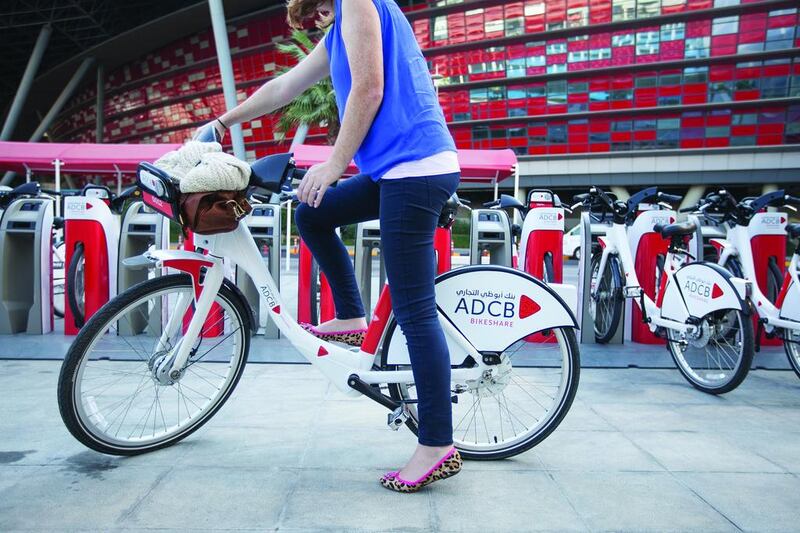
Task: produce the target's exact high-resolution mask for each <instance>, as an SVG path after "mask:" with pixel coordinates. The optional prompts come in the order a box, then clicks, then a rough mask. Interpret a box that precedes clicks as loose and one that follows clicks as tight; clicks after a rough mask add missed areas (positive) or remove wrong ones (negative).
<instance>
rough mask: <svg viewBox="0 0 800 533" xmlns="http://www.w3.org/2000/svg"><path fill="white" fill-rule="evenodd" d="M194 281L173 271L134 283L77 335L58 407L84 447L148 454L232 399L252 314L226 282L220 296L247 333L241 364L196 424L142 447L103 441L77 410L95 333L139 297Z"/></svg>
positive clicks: (68, 357)
mask: <svg viewBox="0 0 800 533" xmlns="http://www.w3.org/2000/svg"><path fill="white" fill-rule="evenodd" d="M193 287H194V284H193V282H192V278H191V277H190V276H188V275H187V274H171V275H167V276H159V277H156V278H153V279H149V280H146V281H143V282H141V283H138V284H137V285H134V286H133V287H131V288H129V289H128V290H126V291H125V292H123V293H121V294H120V295H118V296H117V297H115V298H113V299H112V300H111V301H109V302H108V303H106V304H105V305H104V306H103V307H102V308H100V310H99V311H98V312H97V313H95V314H94V315H93V316H92V317H91V318H90V319H89V321H88V322H87V323H86V327H84V328H82V329H81V331H80V332H79V333H78V335H77V336H76V337H75V340H74V341H73V343H72V345H71V346H70V348H69V351H68V352H67V355H66V356H65V358H64V362H63V364H62V366H61V373H60V374H59V378H58V406H59V412H60V414H61V419H62V420H63V422H64V424H65V425H66V427H67V429H68V430H69V432H70V433H71V434H72V436H73V437H75V438H76V439H77V440H78V441H79V442H81V443H82V444H84V445H85V446H87V447H89V448H91V449H93V450H95V451H98V452H100V453H105V454H109V455H122V456H131V455H139V454H142V453H147V452H151V451H155V450H159V449H162V448H166V447H168V446H172V445H173V444H175V443H177V442H179V441H181V440H183V439H184V438H186V437H188V436H189V435H191V434H192V433H194V432H195V431H197V430H198V429H200V428H201V427H202V426H203V425H204V424H205V423H206V422H208V421H209V420H210V419H211V418H212V417H213V416H214V415H215V414H216V413H217V412H218V411H219V409H220V408H222V406H223V405H224V404H225V402H226V401H227V400H228V398H230V396H231V394H232V393H233V390H234V389H235V388H236V385H237V384H238V383H239V379H240V378H241V376H242V373H243V372H244V367H245V365H246V364H247V358H248V354H249V351H250V336H251V333H250V332H251V330H250V328H249V327H248V326H249V322H248V317H249V316H250V315H249V313H250V311H249V308H246V307H245V305H246V304H245V302H243V301H242V298H241V297H240V296H238V295H237V294H236V293H235V292H234V291H233V290H232V289H231V288H230V287H228V286H227V285H226V284H223V285H222V286H221V287H220V290H219V293H218V295H217V298H218V299H219V298H222V299H223V300H224V301H225V303H226V304H227V305H229V306H230V308H231V309H233V310H234V311H235V312H236V313H237V315H238V319H239V321H240V323H241V327H242V329H243V331H244V332H245V334H243V335H242V338H243V344H242V348H241V351H242V354H241V358H240V360H239V367H238V368H236V369H235V371H234V374H233V377H232V379H231V380H230V384H229V386H228V388H227V390H226V391H224V392H223V393H222V395H221V396H220V397H219V399H218V400H217V402H216V404H215V405H214V406H213V407H212V408H211V409H209V410H208V412H207V413H205V415H204V416H202V417H200V418H198V419H197V420H196V421H195V422H194V423H192V424H191V425H189V426H187V427H186V428H185V429H184V430H182V431H181V432H180V433H178V434H176V435H174V436H173V437H171V438H169V439H166V440H164V441H163V442H160V443H157V444H154V445H149V446H141V447H126V446H118V445H111V444H109V443H108V442H103V440H102V439H101V438H99V437H98V436H96V435H94V434H92V433H91V432H90V431H89V430H88V429H87V428H86V427H85V426H84V424H83V422H82V420H81V419H80V416H79V415H78V409H77V406H76V404H75V394H74V393H75V378H76V373H77V371H78V369H79V364H80V362H81V360H82V358H83V356H84V352H85V351H86V350H87V349H88V348H89V347H90V346H91V344H92V342H93V340H94V338H95V336H96V335H97V334H102V333H103V332H104V331H106V330H107V329H108V327H109V326H108V322H110V321H113V320H114V319H115V317H116V315H117V314H118V313H120V312H121V311H123V310H124V309H125V308H126V307H127V306H129V305H132V304H134V303H135V302H136V301H137V300H141V299H142V298H144V297H146V296H147V295H148V294H154V293H157V292H159V291H164V290H168V289H170V288H175V289H186V288H189V289H192V288H193Z"/></svg>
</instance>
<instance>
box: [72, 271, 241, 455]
mask: <svg viewBox="0 0 800 533" xmlns="http://www.w3.org/2000/svg"><path fill="white" fill-rule="evenodd" d="M193 291H194V287H193V283H192V279H191V278H190V277H189V276H187V275H184V274H176V275H170V276H161V277H157V278H154V279H151V280H148V281H144V282H142V283H139V284H138V285H135V286H133V287H131V288H130V289H128V290H127V291H125V292H123V293H122V294H120V295H119V296H118V297H116V298H114V299H113V300H111V301H110V302H109V303H107V304H106V305H104V306H103V307H102V308H101V309H100V310H99V311H98V312H97V313H96V314H95V315H94V316H92V318H91V319H90V320H89V321H88V322H87V324H86V325H85V327H84V328H82V329H81V331H80V333H79V334H78V336H77V337H76V338H75V341H74V342H73V343H72V346H71V347H70V349H69V351H68V352H67V356H66V357H65V359H64V363H63V365H62V367H61V375H60V376H59V381H58V404H59V410H60V412H61V418H62V419H63V421H64V423H65V424H66V426H67V429H69V431H70V433H72V435H73V436H74V437H75V438H76V439H78V440H79V441H80V442H82V443H83V444H85V445H86V446H88V447H89V448H92V449H94V450H96V451H99V452H102V453H108V454H114V455H135V454H140V453H144V452H148V451H153V450H157V449H159V448H163V447H165V446H169V445H171V444H174V443H176V442H178V441H180V440H181V439H183V438H185V437H187V436H188V435H190V434H191V433H193V432H194V431H196V430H197V429H199V428H200V427H201V426H202V425H203V424H205V423H206V422H207V421H208V420H209V419H210V418H211V417H212V416H213V415H214V414H215V413H216V412H217V411H218V410H219V408H220V407H222V405H223V404H224V403H225V401H226V400H227V399H228V397H230V394H231V393H232V392H233V389H234V387H235V386H236V384H237V382H238V381H239V378H240V377H241V375H242V371H243V370H244V365H245V363H246V361H247V353H248V350H249V347H250V328H249V324H250V322H249V318H248V317H249V314H248V313H249V310H248V309H246V308H245V307H244V305H243V303H242V301H241V299H240V298H239V297H238V296H237V295H236V293H234V292H233V290H232V289H230V288H229V287H227V286H226V285H223V286H222V287H221V289H220V291H219V293H218V294H217V296H216V300H215V307H213V308H212V310H211V312H210V313H209V315H208V318H207V319H206V322H205V324H204V325H203V329H202V331H201V335H200V336H199V337H198V339H197V340H196V341H195V345H194V346H193V348H192V351H191V352H190V357H189V360H188V361H187V363H186V364H185V365H184V366H183V368H181V369H180V372H179V375H176V376H172V377H171V378H170V379H166V380H165V379H163V378H164V377H165V376H162V379H161V380H159V378H158V373H157V372H156V370H157V369H158V368H159V365H160V364H162V363H164V361H165V360H167V359H168V358H169V357H170V355H171V354H173V353H175V351H176V350H177V346H178V344H179V343H180V342H182V341H183V339H184V337H183V331H184V327H185V326H184V319H185V318H186V316H187V312H189V313H190V312H191V309H192V303H193Z"/></svg>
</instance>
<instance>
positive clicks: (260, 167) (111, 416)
mask: <svg viewBox="0 0 800 533" xmlns="http://www.w3.org/2000/svg"><path fill="white" fill-rule="evenodd" d="M302 174H303V172H302V171H300V170H298V169H295V168H294V164H293V161H292V159H291V154H276V155H272V156H268V157H266V158H263V159H261V160H259V161H257V162H256V163H255V164H253V166H252V176H251V179H250V184H251V186H252V187H253V188H256V189H263V190H266V191H269V192H272V193H277V192H281V191H283V192H286V191H287V188H289V189H290V187H291V185H290V183H291V180H292V179H293V178H298V177H300V176H302ZM138 179H139V185H140V187H141V188H142V191H143V199H144V201H145V203H147V204H148V205H149V206H151V207H152V208H154V209H156V210H157V211H159V212H160V213H162V214H164V215H166V216H169V217H170V218H173V219H177V218H178V212H179V211H178V210H177V204H176V202H177V199H178V197H179V192H178V189H177V185H176V182H175V181H174V180H173V179H171V177H170V176H169V175H167V174H166V173H165V172H163V171H161V170H159V169H158V168H156V167H155V166H153V165H149V164H145V163H143V164H142V165H141V166H140V169H139V174H138ZM291 194H293V193H291ZM284 197H285V196H284ZM194 243H195V246H196V247H197V248H199V249H201V250H203V251H205V252H206V254H203V253H194V252H186V251H173V250H157V251H150V252H147V253H145V254H144V255H142V256H141V257H138V258H132V259H129V260H126V262H125V263H126V264H127V265H128V266H131V267H142V268H171V269H174V270H175V271H178V273H177V274H172V275H165V276H161V277H157V278H153V279H150V280H148V281H144V282H142V283H140V284H138V285H136V286H134V287H132V288H130V289H128V290H127V291H125V292H123V293H122V294H120V295H119V296H117V297H116V298H114V299H113V300H111V301H110V302H108V303H107V304H106V305H105V306H104V307H102V308H101V309H100V311H98V312H97V313H96V314H95V315H94V316H92V318H91V319H90V320H89V321H88V322H87V324H86V325H85V326H84V328H83V329H82V330H81V331H80V333H79V335H78V336H77V337H76V339H75V341H74V342H73V344H72V346H71V347H70V349H69V352H68V353H67V356H66V358H65V360H64V364H63V367H62V370H61V375H60V379H59V391H58V398H59V407H60V411H61V416H62V418H63V420H64V422H65V424H66V426H67V428H68V429H69V430H70V432H71V433H72V434H73V435H74V436H75V437H76V438H77V439H78V440H79V441H81V442H82V443H83V444H85V445H86V446H88V447H90V448H93V449H95V450H97V451H100V452H104V453H109V454H118V455H133V454H138V453H142V452H146V451H150V450H155V449H158V448H162V447H165V446H169V445H171V444H174V443H176V442H178V441H180V440H181V439H183V438H185V437H186V436H187V435H189V434H191V433H192V432H194V431H195V430H197V429H198V428H200V427H201V426H202V425H203V424H204V423H205V422H207V421H208V420H209V419H210V418H211V417H212V416H214V414H215V413H216V412H217V411H218V410H219V409H220V407H221V406H222V405H223V404H224V403H225V401H226V400H227V399H228V397H230V395H231V393H232V392H233V390H234V387H235V386H236V384H237V382H238V380H239V378H240V376H241V375H242V371H243V370H244V366H245V362H246V361H247V357H248V351H249V349H250V336H251V334H252V332H253V330H254V323H253V319H252V315H251V311H250V308H249V307H248V304H247V302H246V300H245V299H244V297H243V296H242V294H241V292H239V290H238V289H237V288H236V286H235V285H234V284H233V283H231V282H230V281H228V280H227V279H225V278H224V274H223V259H224V258H228V259H229V260H230V261H232V262H233V263H235V264H236V265H238V266H239V267H240V268H242V269H244V270H245V271H246V272H247V274H248V275H249V276H250V277H251V278H252V279H253V281H254V283H255V285H256V286H257V287H258V289H259V292H260V293H261V297H262V298H263V301H264V303H265V304H266V305H267V307H268V308H269V309H270V310H271V312H270V313H269V314H270V316H271V318H272V319H273V320H275V322H276V324H277V326H278V328H279V329H280V331H281V333H282V334H283V335H284V336H285V337H286V338H287V339H288V340H289V341H290V342H291V344H292V345H293V346H294V347H295V348H296V349H297V350H298V351H299V352H300V353H301V354H302V355H303V356H304V357H305V358H306V359H307V360H308V361H309V362H310V363H311V364H312V365H313V366H315V367H317V369H319V370H320V371H321V372H322V373H323V374H324V375H325V376H326V377H327V378H328V379H329V380H330V381H331V382H332V383H333V384H334V385H335V386H336V388H338V389H339V390H340V391H341V392H343V393H345V394H346V395H350V396H358V395H364V396H367V397H368V398H370V399H372V400H374V401H376V402H378V403H380V404H381V405H384V406H385V407H387V408H388V409H389V410H390V411H391V413H390V414H389V418H388V423H389V426H390V427H391V428H392V429H397V428H399V427H400V426H402V425H403V424H404V423H405V424H406V425H407V426H408V427H409V428H410V429H411V430H412V431H416V409H415V402H416V389H415V387H414V377H413V375H412V372H411V369H410V362H409V357H408V353H407V349H406V344H405V340H404V338H403V335H402V332H401V330H400V329H399V328H397V327H396V323H395V321H394V319H393V318H392V315H391V301H390V298H389V291H388V290H387V288H386V287H384V290H383V292H382V294H381V297H380V299H379V302H378V304H377V306H376V311H375V314H374V315H373V316H372V320H371V322H370V325H369V329H368V332H367V334H366V338H365V341H364V343H363V345H362V346H361V348H360V349H349V348H346V347H343V346H341V345H337V344H331V343H328V342H325V341H322V340H320V339H318V338H317V337H314V336H313V335H311V334H310V333H308V332H307V331H305V330H304V329H302V328H301V327H300V326H299V325H298V324H297V322H296V321H295V319H294V318H293V317H292V316H290V314H289V311H288V310H287V307H286V305H285V304H284V302H283V299H282V297H281V295H280V294H279V291H278V289H277V288H276V285H275V282H274V281H273V279H272V278H271V276H270V273H269V271H268V270H267V268H266V266H265V265H264V262H263V261H262V259H261V255H260V253H259V251H258V248H257V247H256V244H255V242H254V240H253V238H252V236H251V235H250V232H249V230H248V228H247V226H246V225H245V224H244V223H240V224H239V226H238V228H237V229H236V230H234V231H232V232H230V233H223V234H217V235H195V240H194ZM564 298H566V299H567V301H572V302H574V301H575V298H576V291H575V288H574V287H569V286H560V285H553V286H547V285H545V284H544V283H542V282H540V281H538V280H536V279H534V278H532V277H530V276H528V275H527V274H525V273H524V272H520V271H518V270H512V269H510V268H504V267H496V266H488V265H486V266H484V265H480V266H474V267H464V268H460V269H457V270H454V271H450V272H447V273H444V274H442V275H441V276H439V277H438V278H437V280H436V300H437V304H438V308H439V313H440V321H441V324H442V327H443V329H444V331H445V335H446V338H447V342H448V346H449V349H450V356H451V360H452V388H451V390H452V396H453V427H454V432H455V434H454V439H455V445H456V446H457V447H458V449H459V450H460V451H461V453H462V454H463V455H464V456H465V457H470V458H476V459H495V458H503V457H510V456H513V455H516V454H518V453H521V452H523V451H525V450H527V449H529V448H531V447H532V446H534V445H536V444H537V443H538V442H540V441H541V440H542V439H544V438H545V437H547V435H549V434H550V433H551V432H552V431H553V430H554V429H555V428H556V427H557V426H558V425H559V423H560V422H561V420H562V419H563V418H564V416H565V415H566V413H567V411H568V410H569V408H570V405H571V404H572V400H573V398H574V396H575V392H576V390H577V386H578V378H579V372H580V358H579V353H578V345H577V342H576V337H575V329H576V327H577V324H576V321H575V318H574V316H573V314H572V312H571V310H570V307H569V306H568V305H567V304H566V303H565V302H564ZM535 332H545V333H546V334H548V335H552V336H553V337H554V338H555V339H556V341H557V342H554V343H548V344H546V345H535V346H530V345H529V343H525V342H524V340H523V339H524V338H525V337H526V336H528V335H530V334H532V333H535ZM520 363H522V364H524V365H525V366H524V367H523V366H520ZM260 407H261V406H260ZM263 407H264V408H265V409H268V408H269V406H263Z"/></svg>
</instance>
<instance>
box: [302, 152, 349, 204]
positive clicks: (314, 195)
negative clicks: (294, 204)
mask: <svg viewBox="0 0 800 533" xmlns="http://www.w3.org/2000/svg"><path fill="white" fill-rule="evenodd" d="M344 171H345V169H344V168H339V166H338V165H336V164H334V163H333V162H331V161H325V162H324V163H319V164H318V165H314V166H313V167H311V168H309V169H308V171H307V172H306V175H305V176H304V177H303V179H302V180H301V181H300V185H298V186H297V199H298V200H300V201H301V202H305V203H307V204H308V205H309V206H311V207H319V204H320V203H322V197H323V196H325V191H327V190H328V187H330V186H331V184H333V183H334V182H335V181H336V180H338V179H339V178H341V177H342V174H344Z"/></svg>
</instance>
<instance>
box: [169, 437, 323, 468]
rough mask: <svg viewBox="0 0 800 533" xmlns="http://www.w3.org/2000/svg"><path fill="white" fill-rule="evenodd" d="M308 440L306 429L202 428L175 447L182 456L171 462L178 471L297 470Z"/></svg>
mask: <svg viewBox="0 0 800 533" xmlns="http://www.w3.org/2000/svg"><path fill="white" fill-rule="evenodd" d="M310 438H311V432H310V430H300V431H281V430H280V429H278V428H275V427H271V428H258V427H249V428H237V427H213V428H209V429H205V428H203V429H201V430H199V431H198V432H196V433H194V434H192V435H191V436H190V437H189V438H187V439H186V440H185V441H183V442H182V443H181V444H179V445H178V446H179V447H181V448H182V450H183V453H182V454H181V456H180V457H179V458H177V459H176V460H175V464H177V465H178V466H180V467H181V468H193V467H195V466H225V467H234V468H246V467H249V466H253V465H261V466H269V467H299V466H300V464H301V461H302V458H303V455H304V453H305V452H306V447H307V445H308V442H309V440H310Z"/></svg>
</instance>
